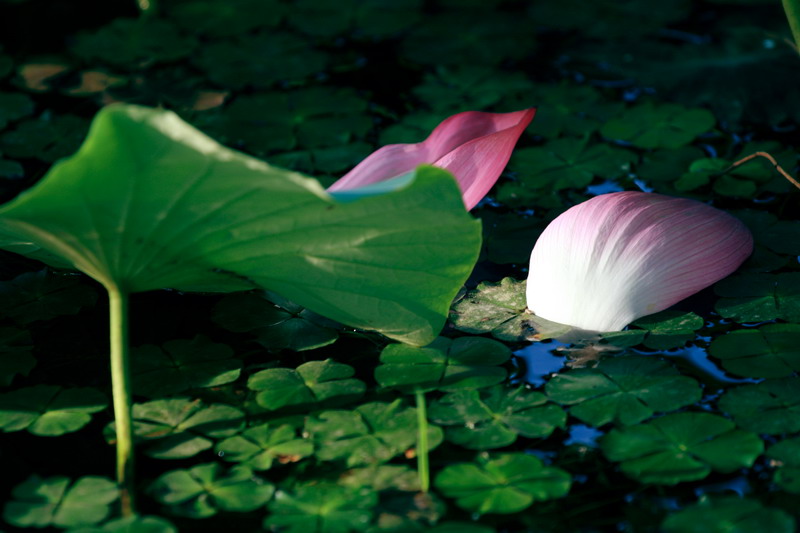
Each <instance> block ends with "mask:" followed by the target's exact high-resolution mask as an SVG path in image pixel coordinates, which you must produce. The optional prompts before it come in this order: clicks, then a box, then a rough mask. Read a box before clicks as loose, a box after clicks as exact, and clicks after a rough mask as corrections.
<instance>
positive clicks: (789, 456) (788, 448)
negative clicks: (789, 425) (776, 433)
mask: <svg viewBox="0 0 800 533" xmlns="http://www.w3.org/2000/svg"><path fill="white" fill-rule="evenodd" d="M766 456H767V457H769V458H770V460H771V466H775V467H777V469H776V471H775V477H774V478H773V480H774V481H775V483H776V484H778V485H780V487H781V488H783V490H785V491H787V492H791V493H792V494H800V437H792V438H791V439H784V440H782V441H780V442H778V443H777V444H774V445H772V446H770V448H769V449H768V450H767V453H766Z"/></svg>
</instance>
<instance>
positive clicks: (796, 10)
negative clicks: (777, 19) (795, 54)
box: [782, 0, 800, 51]
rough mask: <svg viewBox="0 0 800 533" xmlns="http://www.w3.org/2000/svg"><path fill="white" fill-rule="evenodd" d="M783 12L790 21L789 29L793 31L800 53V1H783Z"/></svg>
mask: <svg viewBox="0 0 800 533" xmlns="http://www.w3.org/2000/svg"><path fill="white" fill-rule="evenodd" d="M782 1H783V10H784V11H785V12H786V18H787V19H788V20H789V27H790V28H791V29H792V36H793V37H794V42H795V45H796V46H797V49H798V51H800V0H782Z"/></svg>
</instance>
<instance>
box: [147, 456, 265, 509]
mask: <svg viewBox="0 0 800 533" xmlns="http://www.w3.org/2000/svg"><path fill="white" fill-rule="evenodd" d="M149 492H150V494H152V495H153V497H154V498H155V499H156V500H158V501H159V502H161V503H163V504H164V505H167V506H168V507H169V510H170V511H171V512H172V513H174V514H176V515H180V516H186V517H189V518H206V517H209V516H213V515H215V514H217V512H219V511H235V512H239V513H246V512H249V511H254V510H256V509H258V508H259V507H261V506H262V505H264V504H265V503H267V501H268V500H269V499H270V498H271V497H272V495H273V493H274V492H275V487H274V486H273V485H272V484H270V483H267V482H265V481H264V480H263V479H261V478H259V477H257V476H254V475H253V471H252V470H251V469H250V468H248V467H246V466H241V465H238V466H234V467H232V468H230V469H226V468H225V467H223V466H222V465H220V464H219V463H204V464H199V465H196V466H193V467H192V468H189V469H187V470H172V471H170V472H167V473H166V474H163V475H161V476H160V477H159V478H158V479H156V480H155V481H154V482H153V484H152V485H150V488H149Z"/></svg>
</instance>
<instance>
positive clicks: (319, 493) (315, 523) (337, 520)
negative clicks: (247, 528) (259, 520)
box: [264, 483, 378, 533]
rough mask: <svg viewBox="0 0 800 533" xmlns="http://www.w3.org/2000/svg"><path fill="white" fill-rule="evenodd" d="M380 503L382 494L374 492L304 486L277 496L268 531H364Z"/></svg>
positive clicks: (268, 523)
mask: <svg viewBox="0 0 800 533" xmlns="http://www.w3.org/2000/svg"><path fill="white" fill-rule="evenodd" d="M377 504H378V494H377V493H376V492H375V491H373V490H371V489H367V488H350V487H342V486H339V485H333V484H331V483H318V484H309V485H301V486H298V487H296V488H295V489H294V490H293V491H291V492H289V491H283V490H279V491H278V492H277V493H276V494H275V498H274V499H273V500H272V501H271V502H270V503H269V506H268V507H269V510H270V512H271V514H270V515H268V516H267V518H266V519H265V520H264V528H266V529H269V530H275V529H278V530H280V531H286V532H287V533H336V532H342V533H345V532H348V531H364V530H366V529H367V528H368V527H369V525H370V523H371V522H372V517H373V508H374V507H375V506H376V505H377Z"/></svg>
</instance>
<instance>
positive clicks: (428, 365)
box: [375, 337, 511, 391]
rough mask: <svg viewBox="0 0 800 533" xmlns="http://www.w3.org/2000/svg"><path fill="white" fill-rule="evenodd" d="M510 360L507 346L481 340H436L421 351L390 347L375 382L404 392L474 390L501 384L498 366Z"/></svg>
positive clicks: (502, 372) (383, 354)
mask: <svg viewBox="0 0 800 533" xmlns="http://www.w3.org/2000/svg"><path fill="white" fill-rule="evenodd" d="M510 357H511V350H509V349H508V347H506V345H504V344H502V343H499V342H497V341H493V340H491V339H486V338H483V337H459V338H457V339H448V338H446V337H438V338H437V339H436V340H435V341H433V342H432V343H431V344H429V345H428V346H425V347H423V348H417V347H415V346H409V345H407V344H390V345H389V346H387V347H386V348H384V349H383V351H382V352H381V363H383V364H381V365H379V366H378V367H377V368H375V381H377V382H378V384H379V385H380V386H381V387H387V388H396V389H400V390H405V391H411V390H435V389H438V390H443V391H454V390H459V389H477V388H481V387H488V386H490V385H494V384H496V383H500V382H501V381H503V380H504V379H505V378H506V376H507V375H508V372H507V371H506V369H505V368H503V367H501V366H498V365H501V364H503V363H505V362H506V361H508V359H509V358H510Z"/></svg>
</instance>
